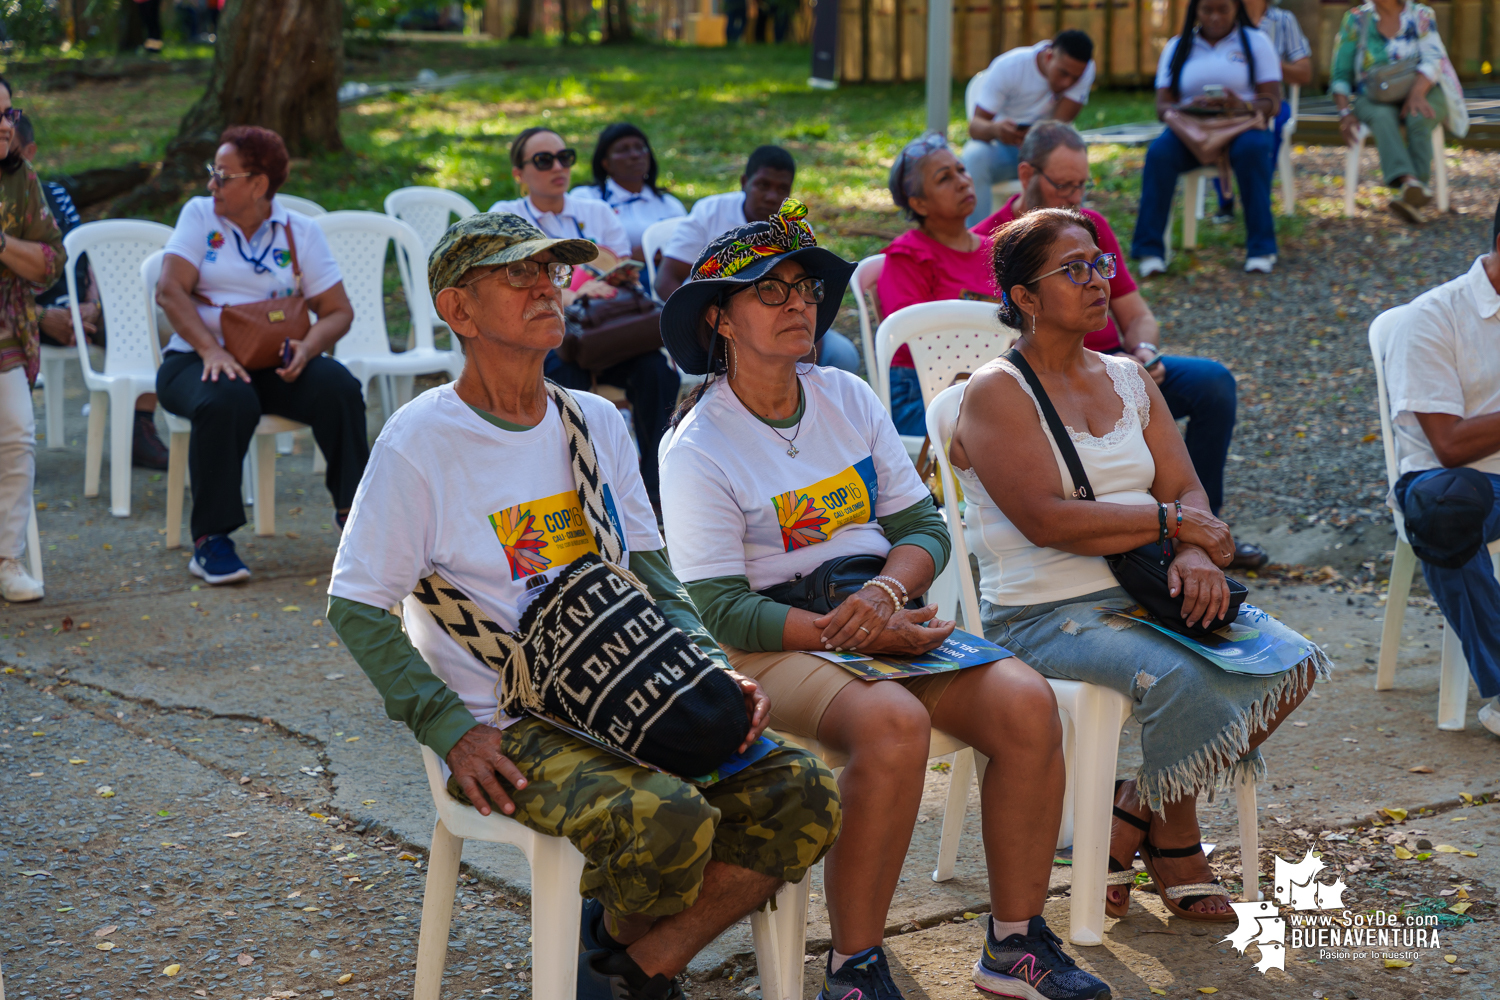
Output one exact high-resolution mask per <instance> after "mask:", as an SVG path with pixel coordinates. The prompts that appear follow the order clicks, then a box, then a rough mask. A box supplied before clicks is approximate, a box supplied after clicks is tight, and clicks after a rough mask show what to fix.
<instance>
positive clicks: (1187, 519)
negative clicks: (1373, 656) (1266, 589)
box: [1167, 507, 1234, 626]
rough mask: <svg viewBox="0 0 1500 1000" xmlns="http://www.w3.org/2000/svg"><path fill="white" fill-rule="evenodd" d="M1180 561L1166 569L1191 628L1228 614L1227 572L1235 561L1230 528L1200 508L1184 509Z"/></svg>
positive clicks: (1179, 545)
mask: <svg viewBox="0 0 1500 1000" xmlns="http://www.w3.org/2000/svg"><path fill="white" fill-rule="evenodd" d="M1177 538H1178V545H1177V557H1176V558H1175V559H1173V560H1172V565H1170V566H1169V567H1167V587H1168V593H1170V594H1171V595H1172V596H1173V597H1176V596H1177V595H1178V594H1181V595H1182V617H1183V620H1184V621H1186V622H1187V624H1188V625H1189V626H1191V625H1194V624H1197V623H1198V622H1202V621H1212V620H1214V619H1216V618H1221V617H1223V616H1224V615H1226V614H1228V613H1229V584H1228V583H1227V582H1226V581H1225V579H1224V570H1223V569H1222V568H1221V567H1224V566H1228V565H1229V563H1230V560H1232V559H1233V558H1234V538H1233V536H1231V535H1230V533H1229V525H1227V524H1225V523H1224V522H1223V521H1221V520H1219V519H1218V518H1217V517H1214V515H1213V514H1211V513H1209V512H1208V511H1206V510H1202V509H1201V508H1198V507H1184V508H1182V526H1181V528H1179V529H1178V530H1177Z"/></svg>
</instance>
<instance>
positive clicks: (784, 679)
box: [724, 648, 958, 739]
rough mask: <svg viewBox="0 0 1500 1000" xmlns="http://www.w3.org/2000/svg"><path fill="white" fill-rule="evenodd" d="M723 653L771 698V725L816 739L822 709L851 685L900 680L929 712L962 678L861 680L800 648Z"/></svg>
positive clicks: (953, 675)
mask: <svg viewBox="0 0 1500 1000" xmlns="http://www.w3.org/2000/svg"><path fill="white" fill-rule="evenodd" d="M724 652H725V653H727V654H728V655H729V665H730V666H732V667H734V669H736V670H738V671H739V672H740V673H742V674H744V675H745V676H747V677H754V678H755V679H756V680H757V681H759V682H760V686H761V688H762V689H764V691H765V692H766V697H768V698H770V699H771V728H772V729H774V730H776V731H777V732H779V733H785V734H786V735H788V736H791V737H793V738H795V737H798V736H804V737H811V738H812V739H817V738H818V724H819V723H820V722H822V721H823V713H824V712H826V711H828V706H829V705H831V704H833V699H834V698H835V697H836V696H837V695H838V693H839V692H840V691H842V690H843V689H844V686H845V685H847V684H873V683H880V684H889V683H895V684H900V685H902V686H903V687H905V688H906V689H907V690H908V691H910V692H911V693H912V694H914V695H916V697H917V700H918V701H920V702H921V703H922V707H923V708H925V709H927V714H928V716H931V715H932V713H933V711H934V710H936V709H937V704H938V702H939V701H940V700H942V697H943V692H945V691H947V690H948V685H949V684H952V683H953V679H954V678H955V677H957V676H958V671H956V670H955V671H952V672H950V673H943V674H933V675H931V676H928V677H905V678H900V679H897V680H894V681H878V682H877V681H862V680H860V679H859V678H858V677H855V676H854V675H853V674H851V673H850V672H849V671H847V670H845V669H844V668H843V667H841V666H839V665H838V664H837V663H834V662H832V661H830V660H825V659H823V658H822V657H821V656H814V655H812V654H811V653H805V652H802V651H800V650H795V651H791V652H774V653H747V652H745V651H744V650H743V649H731V648H726V649H725V650H724Z"/></svg>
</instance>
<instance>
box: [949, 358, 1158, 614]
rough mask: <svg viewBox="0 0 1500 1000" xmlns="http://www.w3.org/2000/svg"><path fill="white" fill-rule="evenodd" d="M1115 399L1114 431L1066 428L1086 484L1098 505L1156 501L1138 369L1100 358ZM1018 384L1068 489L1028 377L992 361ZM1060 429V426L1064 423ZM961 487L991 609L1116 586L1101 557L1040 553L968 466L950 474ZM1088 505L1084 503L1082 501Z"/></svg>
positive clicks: (1146, 405) (1146, 401)
mask: <svg viewBox="0 0 1500 1000" xmlns="http://www.w3.org/2000/svg"><path fill="white" fill-rule="evenodd" d="M1100 357H1102V358H1103V359H1104V365H1105V369H1106V370H1107V371H1108V372H1109V378H1110V381H1111V382H1112V383H1114V388H1115V394H1116V395H1117V396H1119V397H1120V401H1121V403H1122V412H1121V414H1120V419H1119V420H1117V421H1115V426H1114V429H1113V430H1112V431H1110V432H1109V433H1108V434H1106V435H1104V436H1103V437H1095V436H1094V435H1092V434H1090V433H1088V431H1087V430H1084V431H1075V430H1074V429H1073V428H1071V427H1069V428H1068V436H1069V437H1071V438H1072V439H1073V447H1075V448H1076V449H1077V450H1078V457H1079V459H1080V460H1081V461H1082V462H1083V468H1084V471H1085V472H1087V473H1088V477H1089V483H1090V484H1091V485H1092V486H1093V487H1094V493H1095V494H1096V496H1097V499H1098V501H1099V502H1101V503H1125V504H1132V503H1138V504H1148V503H1155V502H1156V499H1155V498H1154V497H1152V496H1151V493H1150V490H1151V484H1152V482H1153V481H1155V479H1156V461H1155V459H1153V458H1152V457H1151V449H1150V448H1148V447H1147V446H1146V437H1145V433H1144V432H1145V429H1146V426H1147V425H1148V424H1150V422H1151V400H1150V397H1149V396H1147V395H1146V386H1145V383H1144V382H1143V381H1142V380H1141V366H1140V365H1138V364H1136V363H1135V362H1134V361H1133V360H1131V359H1130V358H1122V357H1115V356H1113V355H1109V354H1103V355H1100ZM994 363H995V364H997V365H999V366H1000V369H1001V370H1002V371H1004V372H1005V373H1007V374H1008V375H1010V376H1011V377H1012V378H1014V379H1015V380H1016V381H1017V382H1019V383H1020V385H1021V389H1022V391H1024V392H1025V393H1026V395H1027V396H1029V397H1031V402H1032V404H1033V405H1034V406H1036V415H1037V420H1038V421H1040V422H1041V425H1042V433H1043V434H1046V435H1047V441H1048V442H1049V443H1050V444H1051V445H1052V454H1053V456H1054V457H1055V458H1056V459H1057V471H1058V474H1059V475H1060V476H1061V478H1062V482H1063V484H1064V489H1065V491H1066V492H1067V493H1068V494H1071V493H1072V492H1073V477H1072V476H1071V475H1070V474H1069V473H1068V466H1067V463H1066V462H1064V461H1063V457H1062V452H1061V451H1059V450H1058V447H1057V442H1056V440H1054V439H1053V437H1052V432H1051V430H1049V429H1048V427H1047V422H1046V420H1045V419H1044V418H1043V417H1042V408H1041V406H1040V404H1038V403H1037V401H1036V395H1035V394H1034V393H1033V392H1032V391H1031V387H1030V386H1029V385H1027V384H1026V379H1025V377H1024V376H1022V375H1021V373H1020V371H1018V370H1017V369H1016V367H1015V366H1014V365H1012V364H1011V363H1010V362H1009V361H1007V360H1005V359H1004V358H1000V359H998V360H997V361H995V362H994ZM1065 426H1066V425H1065ZM954 471H955V472H956V473H957V474H958V477H959V479H960V481H961V482H962V483H963V490H964V499H965V500H966V501H967V505H966V507H967V509H966V510H965V512H964V539H965V541H967V543H968V545H969V549H970V550H971V551H972V552H973V553H974V554H975V556H976V557H977V558H978V560H979V592H980V596H981V597H983V598H984V599H985V600H986V601H989V602H990V603H991V604H998V605H1001V606H1014V605H1024V604H1045V603H1047V602H1050V601H1064V600H1067V599H1069V598H1072V597H1082V596H1084V595H1085V594H1092V593H1095V592H1097V591H1100V590H1107V589H1109V588H1110V587H1115V586H1118V584H1117V583H1116V581H1115V577H1114V574H1113V573H1111V572H1110V571H1109V565H1108V564H1107V563H1105V561H1104V559H1103V557H1101V556H1080V555H1074V554H1073V553H1071V552H1063V551H1061V550H1060V549H1049V548H1039V547H1038V546H1036V545H1033V544H1032V543H1031V542H1030V541H1028V540H1027V539H1026V536H1025V535H1023V534H1021V532H1020V531H1019V530H1018V529H1017V528H1016V526H1015V525H1014V524H1012V523H1011V522H1010V519H1009V518H1008V517H1006V516H1005V514H1004V513H1003V512H1002V511H1001V510H1000V508H999V507H998V506H997V505H996V504H995V501H994V500H993V499H991V497H990V495H989V493H987V492H986V491H985V488H984V485H983V484H982V483H980V481H979V477H978V476H977V475H975V474H974V470H973V469H955V470H954ZM1080 502H1088V501H1080Z"/></svg>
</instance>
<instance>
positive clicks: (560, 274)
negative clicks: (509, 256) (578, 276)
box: [458, 260, 573, 288]
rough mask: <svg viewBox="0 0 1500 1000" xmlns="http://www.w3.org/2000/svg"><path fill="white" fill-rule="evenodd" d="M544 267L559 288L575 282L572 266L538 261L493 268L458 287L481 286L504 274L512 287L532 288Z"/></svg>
mask: <svg viewBox="0 0 1500 1000" xmlns="http://www.w3.org/2000/svg"><path fill="white" fill-rule="evenodd" d="M544 267H545V268H546V269H547V279H548V280H549V281H551V282H552V284H554V285H556V286H557V287H558V288H567V287H568V282H570V281H572V280H573V265H572V264H562V263H559V262H557V261H552V262H551V263H548V264H543V263H542V262H541V261H537V260H518V261H514V262H512V263H510V264H502V265H501V266H499V267H496V268H491V269H490V270H488V271H485V272H484V273H483V274H481V275H479V276H478V277H476V278H471V279H469V280H468V281H465V282H463V283H462V284H461V285H459V286H458V287H459V288H469V287H472V286H473V285H477V284H479V282H481V281H483V280H484V279H485V278H488V277H489V276H490V275H492V274H500V273H502V272H503V273H504V274H505V280H506V281H508V282H510V287H512V288H530V287H531V286H532V285H535V284H536V280H537V278H539V277H541V274H542V268H544Z"/></svg>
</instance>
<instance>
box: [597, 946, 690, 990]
mask: <svg viewBox="0 0 1500 1000" xmlns="http://www.w3.org/2000/svg"><path fill="white" fill-rule="evenodd" d="M627 968H629V969H633V970H634V976H635V977H636V978H638V979H640V978H644V976H643V974H642V972H641V970H640V967H639V966H637V965H636V964H635V963H634V962H633V961H631V960H630V956H629V955H627V954H626V953H625V952H623V951H610V950H609V949H608V948H600V949H598V950H596V951H585V952H583V953H582V954H580V955H579V956H578V993H577V997H578V1000H682V989H681V988H680V987H679V986H678V985H677V980H675V979H668V978H667V977H666V976H652V977H651V978H650V979H649V980H646V981H645V982H643V983H641V985H640V986H631V985H630V982H629V977H628V976H627V974H626V969H627Z"/></svg>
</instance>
